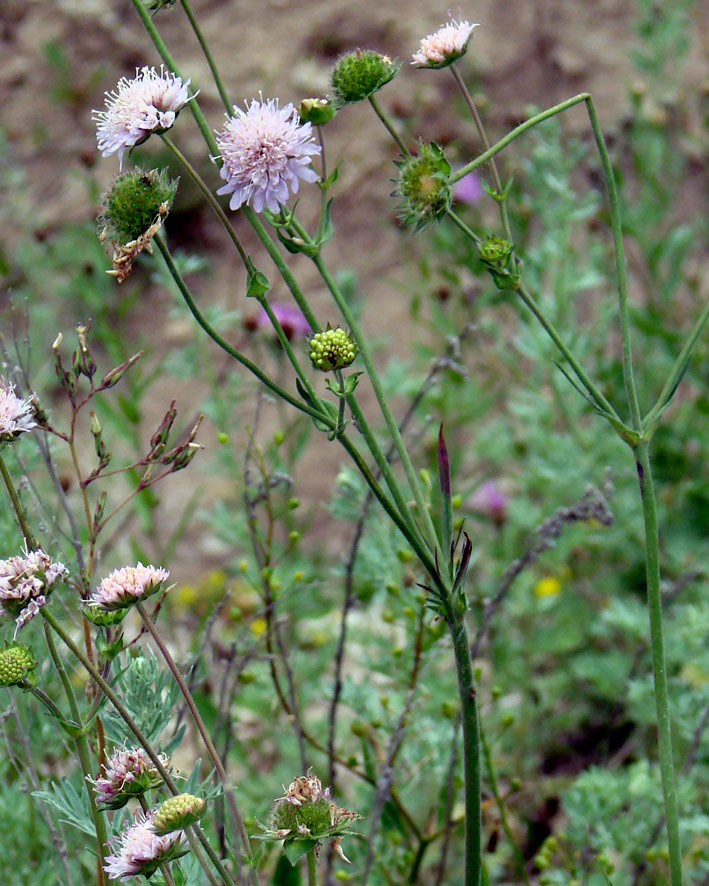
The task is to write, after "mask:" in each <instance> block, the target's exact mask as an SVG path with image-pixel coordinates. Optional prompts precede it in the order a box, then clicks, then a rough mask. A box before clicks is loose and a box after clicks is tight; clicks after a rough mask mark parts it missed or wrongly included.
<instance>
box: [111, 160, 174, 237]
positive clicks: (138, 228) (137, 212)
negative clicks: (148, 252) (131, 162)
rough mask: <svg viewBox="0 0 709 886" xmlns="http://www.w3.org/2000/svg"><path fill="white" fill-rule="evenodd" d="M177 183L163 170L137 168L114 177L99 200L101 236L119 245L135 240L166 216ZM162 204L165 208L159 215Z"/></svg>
mask: <svg viewBox="0 0 709 886" xmlns="http://www.w3.org/2000/svg"><path fill="white" fill-rule="evenodd" d="M177 184H178V182H177V180H173V179H171V178H169V176H168V174H167V173H166V172H165V170H164V169H160V170H157V169H148V170H145V169H139V168H136V169H131V170H129V171H128V172H124V173H121V174H120V175H118V176H116V178H115V179H114V181H113V184H112V185H111V187H110V188H109V189H108V190H107V191H106V193H105V194H104V195H103V197H102V199H101V208H100V211H99V216H98V222H99V227H100V229H101V231H102V236H105V237H106V238H108V239H109V240H111V241H113V242H115V243H120V244H122V245H125V244H127V243H130V242H131V241H132V240H137V239H138V238H139V237H140V236H141V235H142V234H144V233H145V232H146V231H147V230H148V228H149V227H150V226H151V225H152V224H153V222H154V221H155V219H156V218H157V217H158V216H160V215H166V214H167V211H168V210H169V209H170V207H171V206H172V201H173V199H174V197H175V192H176V191H177ZM163 204H166V209H165V211H164V212H161V209H160V207H161V206H163Z"/></svg>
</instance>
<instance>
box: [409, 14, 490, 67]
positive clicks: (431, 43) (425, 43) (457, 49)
mask: <svg viewBox="0 0 709 886" xmlns="http://www.w3.org/2000/svg"><path fill="white" fill-rule="evenodd" d="M477 27H479V25H478V24H477V23H476V24H471V23H470V22H467V21H466V22H457V21H455V19H451V20H450V21H449V22H448V23H447V24H443V25H441V27H440V28H439V29H438V30H437V31H435V32H434V33H433V34H429V35H428V36H427V37H424V38H423V40H422V41H421V46H420V47H419V49H418V50H417V51H416V52H415V53H414V54H413V61H412V62H411V64H412V65H416V67H418V68H445V67H446V66H447V65H451V64H453V62H454V61H456V60H457V59H459V58H460V57H461V56H463V55H465V53H466V51H467V49H468V43H469V42H470V38H471V36H472V34H473V31H474V30H475V28H477Z"/></svg>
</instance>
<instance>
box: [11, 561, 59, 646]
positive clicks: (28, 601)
mask: <svg viewBox="0 0 709 886" xmlns="http://www.w3.org/2000/svg"><path fill="white" fill-rule="evenodd" d="M66 575H67V568H66V566H64V565H63V564H62V563H55V562H54V561H53V560H52V559H51V558H50V557H49V555H48V554H45V553H44V551H41V550H37V551H29V552H26V553H24V554H22V555H20V556H17V557H10V558H9V559H8V560H0V607H1V608H2V610H3V611H4V612H5V613H6V614H7V615H9V616H10V617H11V618H14V619H15V634H17V631H19V630H20V628H21V627H24V625H26V624H27V622H29V621H31V620H32V619H33V618H34V617H35V615H37V613H38V612H39V610H40V609H41V608H42V607H43V606H44V605H45V604H46V602H47V597H48V596H49V593H50V592H51V590H52V588H53V586H54V584H55V582H56V581H57V580H58V579H61V578H64V577H65V576H66Z"/></svg>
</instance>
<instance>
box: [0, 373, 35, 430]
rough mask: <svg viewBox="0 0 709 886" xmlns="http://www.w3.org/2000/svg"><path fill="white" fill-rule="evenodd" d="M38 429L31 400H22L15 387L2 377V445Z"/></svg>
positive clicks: (0, 405) (0, 393)
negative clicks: (26, 432)
mask: <svg viewBox="0 0 709 886" xmlns="http://www.w3.org/2000/svg"><path fill="white" fill-rule="evenodd" d="M35 427H37V422H36V421H35V420H34V407H33V405H32V401H31V400H21V399H20V398H19V397H18V396H17V394H16V393H15V387H14V385H12V384H11V383H10V382H6V381H5V380H4V379H3V378H1V377H0V443H6V442H8V441H10V440H14V438H15V437H17V436H19V435H20V434H22V433H24V432H25V431H31V430H32V428H35Z"/></svg>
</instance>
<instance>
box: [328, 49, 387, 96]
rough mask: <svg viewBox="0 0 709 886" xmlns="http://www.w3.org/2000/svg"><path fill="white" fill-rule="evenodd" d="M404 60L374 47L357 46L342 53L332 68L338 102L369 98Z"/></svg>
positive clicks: (333, 84) (334, 91) (334, 93)
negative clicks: (380, 52)
mask: <svg viewBox="0 0 709 886" xmlns="http://www.w3.org/2000/svg"><path fill="white" fill-rule="evenodd" d="M400 67H401V63H400V62H398V61H396V60H394V61H392V59H390V58H389V56H388V55H380V54H379V53H378V52H375V51H374V50H372V49H357V50H355V51H354V52H348V53H347V54H346V55H343V56H342V58H340V59H339V60H338V62H337V64H336V65H335V67H334V68H333V70H332V78H331V83H332V93H333V97H334V99H335V105H336V106H337V107H339V108H341V107H342V106H343V105H349V104H353V103H354V102H359V101H362V100H363V99H365V98H369V96H370V95H373V94H374V93H375V92H376V91H377V90H378V89H381V88H382V86H384V85H386V84H387V83H388V82H389V81H390V80H391V79H393V78H394V77H395V76H396V73H397V71H398V70H399V68H400Z"/></svg>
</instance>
